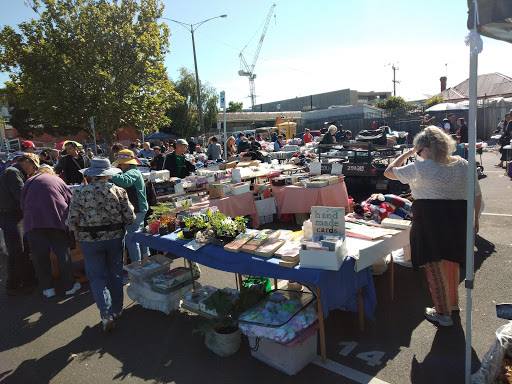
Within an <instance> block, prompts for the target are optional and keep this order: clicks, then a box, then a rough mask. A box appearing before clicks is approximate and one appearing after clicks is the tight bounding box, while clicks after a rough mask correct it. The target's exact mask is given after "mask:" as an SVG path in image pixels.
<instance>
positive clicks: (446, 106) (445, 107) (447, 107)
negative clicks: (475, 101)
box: [425, 103, 469, 112]
mask: <svg viewBox="0 0 512 384" xmlns="http://www.w3.org/2000/svg"><path fill="white" fill-rule="evenodd" d="M467 109H469V107H467V106H465V105H462V104H460V103H440V104H436V105H434V106H432V107H430V108H428V109H425V112H444V111H460V110H467Z"/></svg>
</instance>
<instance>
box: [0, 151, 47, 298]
mask: <svg viewBox="0 0 512 384" xmlns="http://www.w3.org/2000/svg"><path fill="white" fill-rule="evenodd" d="M38 167H39V157H37V155H35V154H34V153H24V154H23V155H21V157H20V158H19V159H18V162H17V163H16V164H14V165H13V166H11V167H9V168H7V169H6V170H5V171H4V172H3V173H2V175H1V176H0V228H1V229H2V230H3V231H4V237H5V246H6V248H7V284H6V287H5V288H6V290H7V294H8V295H10V296H14V295H24V294H29V293H31V292H32V290H33V289H34V280H35V279H34V277H35V275H34V267H33V266H32V263H31V261H30V251H29V249H28V242H27V240H26V239H24V237H23V211H22V210H21V206H20V198H21V190H22V189H23V185H24V184H25V182H26V181H27V178H28V177H29V176H30V175H32V174H33V173H34V172H35V171H36V170H37V168H38Z"/></svg>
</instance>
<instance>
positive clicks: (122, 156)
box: [114, 149, 141, 165]
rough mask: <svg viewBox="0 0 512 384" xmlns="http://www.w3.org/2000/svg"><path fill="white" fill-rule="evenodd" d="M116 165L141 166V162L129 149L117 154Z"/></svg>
mask: <svg viewBox="0 0 512 384" xmlns="http://www.w3.org/2000/svg"><path fill="white" fill-rule="evenodd" d="M114 164H131V165H141V162H140V160H139V159H137V157H135V155H134V154H133V152H132V151H130V150H129V149H123V150H121V151H119V152H117V154H116V161H115V162H114Z"/></svg>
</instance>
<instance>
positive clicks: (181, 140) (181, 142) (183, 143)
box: [176, 139, 188, 146]
mask: <svg viewBox="0 0 512 384" xmlns="http://www.w3.org/2000/svg"><path fill="white" fill-rule="evenodd" d="M176 144H181V145H187V146H188V143H187V140H185V139H178V140H176Z"/></svg>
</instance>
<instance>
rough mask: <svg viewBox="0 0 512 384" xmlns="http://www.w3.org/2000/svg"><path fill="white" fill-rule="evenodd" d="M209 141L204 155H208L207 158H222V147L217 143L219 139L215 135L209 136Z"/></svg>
mask: <svg viewBox="0 0 512 384" xmlns="http://www.w3.org/2000/svg"><path fill="white" fill-rule="evenodd" d="M210 140H211V143H210V145H208V150H207V151H206V156H208V160H217V159H220V158H222V148H221V146H220V144H219V140H218V139H217V136H213V137H211V138H210Z"/></svg>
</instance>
